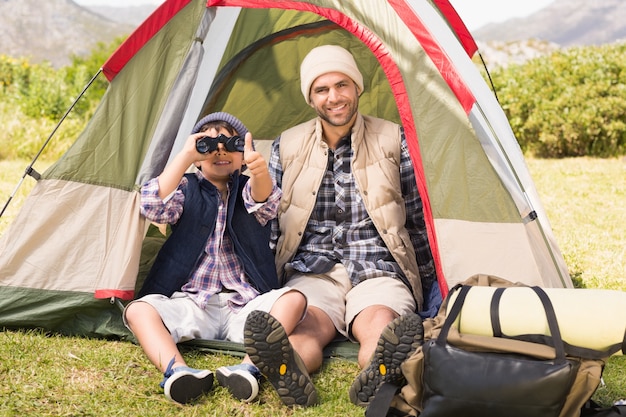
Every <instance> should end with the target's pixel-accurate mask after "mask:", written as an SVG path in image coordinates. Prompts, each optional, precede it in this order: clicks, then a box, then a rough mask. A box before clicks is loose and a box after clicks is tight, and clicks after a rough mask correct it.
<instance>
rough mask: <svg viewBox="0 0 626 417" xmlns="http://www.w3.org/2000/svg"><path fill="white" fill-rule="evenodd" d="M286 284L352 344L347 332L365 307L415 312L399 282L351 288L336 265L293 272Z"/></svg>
mask: <svg viewBox="0 0 626 417" xmlns="http://www.w3.org/2000/svg"><path fill="white" fill-rule="evenodd" d="M287 285H288V286H289V287H290V288H293V289H297V290H299V291H300V292H302V293H303V294H304V295H305V296H306V298H307V302H308V306H309V307H317V308H319V309H321V310H322V311H324V312H325V313H326V314H328V316H329V317H330V319H331V320H332V322H333V324H334V325H335V328H336V329H337V331H338V332H339V333H341V334H342V335H343V336H345V337H346V338H348V339H350V340H352V341H355V340H354V338H353V337H352V334H351V333H352V332H351V331H350V327H351V326H352V321H353V320H354V318H355V317H356V316H357V315H358V314H359V313H360V312H361V311H362V310H364V309H365V308H366V307H369V306H372V305H383V306H386V307H388V308H390V309H392V310H393V311H395V312H396V313H397V314H399V315H402V314H407V313H410V312H414V311H415V309H416V304H415V298H413V294H412V293H411V291H410V290H409V288H408V287H407V286H406V285H405V284H404V283H403V282H402V281H400V280H398V279H395V278H389V277H381V278H369V279H366V280H364V281H362V282H360V283H359V284H358V285H356V286H354V287H352V282H351V281H350V277H349V276H348V272H347V271H346V268H345V267H344V266H343V265H342V264H340V263H338V264H336V265H335V266H334V267H333V268H332V269H331V270H330V271H328V272H326V273H324V274H312V273H307V274H303V273H301V272H297V271H293V272H291V275H290V277H289V278H288V280H287ZM346 323H347V324H348V326H347V327H346Z"/></svg>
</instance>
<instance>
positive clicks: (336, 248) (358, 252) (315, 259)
mask: <svg viewBox="0 0 626 417" xmlns="http://www.w3.org/2000/svg"><path fill="white" fill-rule="evenodd" d="M401 143H402V152H401V154H402V155H401V160H400V176H401V182H402V183H401V184H400V186H401V190H402V195H403V197H404V199H405V204H406V211H407V221H406V227H407V230H408V231H409V233H410V234H411V240H412V243H413V245H414V247H415V251H416V257H417V261H418V265H419V272H420V276H421V277H422V282H423V283H424V282H425V281H432V280H436V276H435V268H434V262H433V259H432V256H431V253H430V246H429V243H428V237H427V233H426V229H425V224H424V217H423V213H422V201H421V198H420V196H419V193H418V191H417V187H416V179H415V172H414V171H413V164H412V162H411V158H410V155H409V151H408V148H407V145H406V140H405V137H404V131H402V138H401ZM279 147H280V138H278V139H277V140H276V141H275V143H274V146H273V147H272V155H271V158H270V164H269V165H270V174H271V175H272V177H273V178H274V179H275V181H276V184H277V186H278V187H281V185H282V176H283V171H282V166H281V163H280V154H279ZM351 161H352V147H351V141H350V137H349V136H348V137H346V138H344V139H342V141H341V142H340V143H339V144H338V146H337V149H336V150H335V151H334V152H329V161H328V169H327V171H326V173H325V175H324V178H323V180H322V184H321V186H320V189H319V191H318V194H317V202H316V205H315V207H314V209H313V213H312V214H311V218H310V219H309V221H308V223H307V228H306V231H305V235H304V236H303V238H302V242H301V243H300V247H299V248H298V251H297V253H296V256H295V257H294V259H293V261H292V262H291V264H290V266H291V267H293V268H294V269H295V270H297V271H300V272H305V273H306V272H312V273H324V272H327V271H329V270H330V269H331V268H332V267H333V265H334V264H335V263H337V262H342V263H343V265H344V266H345V267H346V269H347V271H348V273H349V274H350V279H351V281H352V284H353V285H356V284H358V283H359V282H360V281H362V280H364V279H368V278H374V277H382V276H390V277H395V278H401V279H403V278H404V274H403V272H402V270H401V269H400V266H399V265H398V264H397V263H396V262H395V260H394V259H393V256H392V255H391V253H390V251H389V250H388V249H387V246H386V245H385V243H384V242H383V240H382V238H381V237H380V235H379V234H378V232H377V230H376V227H375V226H374V224H373V223H372V220H371V219H370V217H369V215H368V214H367V210H366V209H365V205H364V203H363V200H362V198H361V194H360V193H359V191H358V190H357V187H356V182H355V180H354V176H353V175H352V172H351ZM279 234H280V230H279V227H278V222H277V221H276V220H274V221H273V222H272V248H273V249H275V247H276V242H277V240H278V237H279Z"/></svg>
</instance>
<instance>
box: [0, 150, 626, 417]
mask: <svg viewBox="0 0 626 417" xmlns="http://www.w3.org/2000/svg"><path fill="white" fill-rule="evenodd" d="M27 165H28V162H27V161H17V162H16V161H0V203H1V204H2V206H4V203H5V202H6V200H7V198H8V196H9V195H10V194H11V192H12V191H13V189H14V188H15V185H16V184H17V182H18V181H19V179H20V177H21V175H22V172H24V168H25V167H26V166H27ZM41 165H45V164H41ZM528 165H529V168H530V171H531V174H532V175H533V178H534V180H535V183H536V185H537V188H538V191H539V194H540V196H541V199H542V202H543V204H544V207H545V209H546V211H547V213H548V217H549V218H550V221H551V225H552V228H553V230H554V233H555V236H556V240H557V242H558V244H559V246H560V247H561V250H562V252H563V255H564V257H565V260H566V262H567V264H568V266H569V268H570V272H571V274H572V276H573V277H574V278H575V279H576V281H577V282H580V283H581V285H582V286H585V287H589V288H610V289H619V290H626V255H625V247H626V242H625V240H626V239H625V236H626V221H625V219H626V181H625V178H626V161H625V160H624V159H609V160H606V159H602V160H601V159H591V158H579V159H564V160H537V159H531V160H528ZM36 168H37V169H38V170H43V169H42V168H39V166H38V165H36ZM32 184H33V180H32V179H30V178H27V179H26V180H25V181H24V184H23V186H22V187H21V188H20V190H19V192H18V193H17V194H16V196H15V198H14V199H13V201H12V202H11V204H10V205H9V209H8V210H7V211H6V212H5V214H4V215H3V217H2V218H0V233H2V231H3V230H5V228H6V227H7V225H8V223H9V222H10V219H11V218H12V217H13V216H14V215H15V213H16V212H17V211H18V209H19V206H20V205H21V203H22V202H23V199H24V197H25V195H26V194H27V192H28V190H29V189H30V188H31V187H32ZM581 308H585V309H588V311H589V314H593V313H594V310H593V306H581ZM598 319H599V320H602V319H606V318H602V317H599V318H598ZM186 356H187V357H188V361H189V363H190V365H191V366H194V367H202V368H210V369H215V368H216V367H218V366H221V365H224V364H234V363H237V362H238V361H239V358H237V357H233V356H225V355H215V354H207V353H203V352H200V351H197V350H196V351H189V352H186ZM357 373H358V369H357V366H356V364H355V363H353V362H347V361H342V360H334V361H330V362H328V363H327V364H326V365H325V366H324V368H323V369H322V371H321V372H319V373H317V374H316V375H314V382H315V383H316V386H317V387H318V391H319V398H320V401H321V405H320V406H317V407H312V408H309V409H296V410H291V409H288V408H286V407H283V406H282V405H281V403H280V401H279V400H278V397H277V396H276V395H275V393H274V392H273V390H272V389H271V387H269V386H268V385H267V384H266V385H265V386H264V389H263V391H262V393H261V396H260V401H259V402H255V403H253V404H242V403H240V402H238V401H236V400H234V399H232V398H231V397H230V396H229V394H228V393H227V392H226V391H225V390H223V389H222V388H220V387H217V388H216V389H215V391H214V392H213V393H212V394H211V395H209V396H207V397H206V398H204V399H202V400H201V401H199V402H198V403H197V404H195V405H189V406H180V405H177V404H174V403H171V402H169V401H168V400H167V399H165V397H164V396H163V395H162V393H161V391H160V389H159V387H158V383H159V382H160V379H161V376H160V375H159V374H158V372H157V371H156V370H155V369H154V368H153V366H152V365H151V364H150V363H149V362H148V360H147V359H146V358H145V356H144V355H143V353H142V351H141V349H140V348H139V347H138V346H136V345H134V344H132V343H130V342H120V341H108V340H90V339H83V338H70V337H61V336H57V335H47V334H45V333H42V332H37V331H3V332H0V416H124V417H129V416H169V415H175V416H179V415H180V416H183V415H184V416H220V417H221V416H242V417H244V416H245V417H249V416H282V415H285V416H316V417H322V416H324V417H326V416H363V409H361V408H359V407H356V406H354V405H352V404H351V403H350V401H349V400H348V395H347V389H348V387H349V385H350V383H351V382H352V379H353V378H354V377H355V376H356V374H357ZM604 380H605V382H606V386H604V387H600V388H599V389H598V391H597V393H596V395H595V398H596V399H597V400H598V401H600V402H601V403H603V404H608V403H609V402H611V401H613V400H616V399H618V398H623V397H625V396H626V360H625V358H624V357H623V356H619V357H613V358H611V360H610V361H609V363H608V365H607V368H606V370H605V373H604Z"/></svg>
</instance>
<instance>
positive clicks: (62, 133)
mask: <svg viewBox="0 0 626 417" xmlns="http://www.w3.org/2000/svg"><path fill="white" fill-rule="evenodd" d="M122 40H123V38H118V39H116V40H115V41H114V42H112V43H111V44H109V45H106V44H103V43H100V44H98V45H97V47H96V48H95V49H94V50H93V51H92V53H91V54H90V55H89V56H88V57H86V58H82V57H78V56H75V57H72V64H71V65H69V66H66V67H63V68H59V69H56V68H53V67H52V66H51V65H50V64H49V63H42V64H30V63H29V61H28V60H27V59H15V58H11V57H7V56H3V55H2V56H0V122H1V124H2V126H3V128H4V129H3V146H2V149H1V150H0V158H3V159H4V158H16V157H17V158H26V159H29V158H33V157H34V156H35V155H37V153H38V152H39V149H40V148H41V146H42V145H43V144H44V143H45V141H46V140H47V139H48V137H49V136H50V134H51V133H52V132H53V131H54V129H55V126H56V125H57V123H58V122H59V121H60V120H61V119H62V117H63V116H64V115H65V113H66V112H67V110H68V109H69V108H70V106H71V105H72V103H73V102H74V101H75V100H76V98H77V97H78V96H79V95H80V94H81V92H82V91H83V90H84V89H85V87H86V86H87V84H88V83H89V81H90V80H91V78H92V77H93V76H94V75H95V74H96V73H97V72H98V70H99V68H100V67H101V66H102V64H103V63H104V62H105V60H106V58H107V57H108V56H109V55H110V54H111V53H112V52H113V51H114V50H115V48H117V47H118V46H119V44H120V43H121V42H122ZM107 87H108V82H107V81H106V79H105V78H104V77H103V76H99V77H98V78H96V80H95V81H94V83H93V84H92V85H91V86H90V87H89V88H88V89H87V91H86V92H85V94H84V95H83V96H82V97H81V99H80V100H78V101H77V102H76V105H75V106H74V108H73V109H72V111H71V112H70V113H69V115H68V117H67V119H65V121H64V122H63V124H62V126H61V129H59V130H58V131H56V132H55V135H54V140H53V141H51V142H50V143H49V145H48V146H47V148H46V152H45V156H46V157H50V158H54V159H56V158H58V157H59V156H60V155H62V153H63V152H65V150H66V149H67V148H68V147H69V145H70V144H71V143H72V142H73V141H74V140H75V139H76V137H77V135H78V134H79V133H80V132H81V131H82V130H83V128H84V126H85V124H86V122H87V121H88V120H89V119H90V118H91V116H92V114H93V112H94V110H95V108H96V107H97V105H98V103H99V101H100V99H101V98H102V95H103V94H104V92H105V91H106V88H107Z"/></svg>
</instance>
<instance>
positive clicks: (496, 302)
mask: <svg viewBox="0 0 626 417" xmlns="http://www.w3.org/2000/svg"><path fill="white" fill-rule="evenodd" d="M502 294H504V288H496V291H495V292H494V293H493V297H492V298H491V305H490V306H489V314H490V315H491V331H492V333H493V337H502V327H501V325H500V299H501V298H502Z"/></svg>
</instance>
